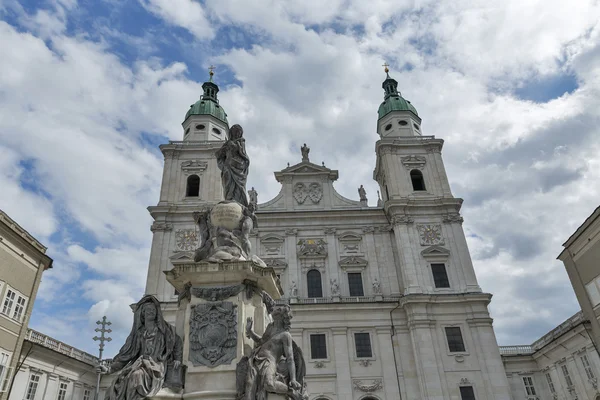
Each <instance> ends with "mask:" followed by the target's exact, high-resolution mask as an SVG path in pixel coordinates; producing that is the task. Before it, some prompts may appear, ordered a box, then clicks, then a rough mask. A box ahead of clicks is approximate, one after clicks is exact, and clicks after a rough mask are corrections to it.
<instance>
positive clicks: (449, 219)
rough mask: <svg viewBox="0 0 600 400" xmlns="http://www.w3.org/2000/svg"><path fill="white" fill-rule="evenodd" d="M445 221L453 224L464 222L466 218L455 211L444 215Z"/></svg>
mask: <svg viewBox="0 0 600 400" xmlns="http://www.w3.org/2000/svg"><path fill="white" fill-rule="evenodd" d="M443 221H444V223H446V224H451V223H454V222H456V223H459V224H462V223H463V221H464V220H463V217H461V216H460V214H459V213H453V214H447V215H444V219H443Z"/></svg>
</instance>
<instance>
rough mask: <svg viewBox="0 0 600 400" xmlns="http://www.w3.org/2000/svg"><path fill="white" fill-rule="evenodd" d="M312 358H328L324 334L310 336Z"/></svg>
mask: <svg viewBox="0 0 600 400" xmlns="http://www.w3.org/2000/svg"><path fill="white" fill-rule="evenodd" d="M310 358H312V359H313V360H315V359H320V358H327V340H326V337H325V334H324V333H318V334H314V335H310Z"/></svg>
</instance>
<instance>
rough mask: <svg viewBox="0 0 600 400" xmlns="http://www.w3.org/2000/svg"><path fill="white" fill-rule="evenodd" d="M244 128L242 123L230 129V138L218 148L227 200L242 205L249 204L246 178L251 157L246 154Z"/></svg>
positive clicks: (224, 194) (222, 181) (218, 158)
mask: <svg viewBox="0 0 600 400" xmlns="http://www.w3.org/2000/svg"><path fill="white" fill-rule="evenodd" d="M243 134H244V130H243V129H242V127H241V126H240V125H237V124H236V125H233V126H232V127H231V128H230V129H229V139H228V140H227V141H225V143H224V144H223V146H222V147H221V148H220V149H219V150H217V153H216V156H217V166H218V167H219V169H220V170H221V183H222V185H223V196H224V197H225V200H233V201H237V202H238V203H240V204H241V205H242V206H245V207H247V206H248V198H247V197H246V178H247V177H248V167H249V166H250V158H248V154H246V141H245V139H244V138H243V137H242V136H243Z"/></svg>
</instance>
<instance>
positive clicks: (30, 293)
mask: <svg viewBox="0 0 600 400" xmlns="http://www.w3.org/2000/svg"><path fill="white" fill-rule="evenodd" d="M51 267H52V259H51V258H50V257H48V256H47V255H46V247H44V246H43V245H42V244H41V243H40V242H38V241H37V240H36V239H35V238H34V237H33V236H31V235H30V234H29V233H28V232H27V231H26V230H25V229H23V228H22V227H21V226H20V225H19V224H18V223H16V222H15V221H13V220H12V219H11V218H10V217H9V216H8V215H7V214H6V213H5V212H3V211H2V210H0V301H1V303H0V400H5V399H7V398H8V397H7V396H8V393H9V392H10V390H11V386H12V383H13V378H14V371H15V370H16V369H17V368H16V367H17V362H18V359H19V354H20V353H21V348H22V346H23V342H24V340H25V337H26V335H27V326H28V324H29V317H30V316H31V310H32V309H33V302H34V300H35V296H36V294H37V291H38V287H39V285H40V281H41V279H42V273H43V272H44V271H45V270H46V269H48V268H51Z"/></svg>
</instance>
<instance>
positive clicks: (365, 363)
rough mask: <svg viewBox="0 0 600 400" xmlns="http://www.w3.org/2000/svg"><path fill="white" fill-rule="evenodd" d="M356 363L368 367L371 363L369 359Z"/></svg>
mask: <svg viewBox="0 0 600 400" xmlns="http://www.w3.org/2000/svg"><path fill="white" fill-rule="evenodd" d="M358 363H359V364H360V365H362V366H363V367H368V366H369V365H371V360H360V361H359V362H358Z"/></svg>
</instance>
